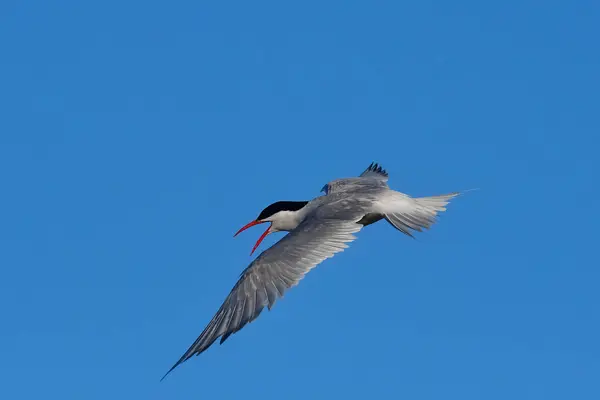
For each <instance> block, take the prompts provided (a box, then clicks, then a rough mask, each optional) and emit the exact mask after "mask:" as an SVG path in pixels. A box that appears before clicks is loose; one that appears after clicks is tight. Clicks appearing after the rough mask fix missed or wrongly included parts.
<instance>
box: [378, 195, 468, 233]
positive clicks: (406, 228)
mask: <svg viewBox="0 0 600 400" xmlns="http://www.w3.org/2000/svg"><path fill="white" fill-rule="evenodd" d="M392 193H393V198H392V199H391V201H389V202H386V204H385V208H386V212H385V213H384V214H385V219H386V220H387V221H388V222H389V223H390V224H392V226H393V227H394V228H396V229H398V230H399V231H401V232H402V233H405V234H407V235H408V236H410V237H414V236H413V235H412V234H411V232H410V229H412V230H415V231H419V232H421V231H422V228H426V229H429V227H430V226H431V225H433V224H434V223H435V221H436V219H435V218H436V216H437V215H438V213H440V212H442V211H446V205H447V204H448V203H449V202H450V200H451V199H452V198H454V197H456V196H458V195H459V194H460V193H459V192H455V193H450V194H444V195H440V196H429V197H417V198H412V197H409V196H407V195H405V194H402V193H399V192H392Z"/></svg>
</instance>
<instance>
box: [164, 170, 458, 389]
mask: <svg viewBox="0 0 600 400" xmlns="http://www.w3.org/2000/svg"><path fill="white" fill-rule="evenodd" d="M387 180H388V173H387V172H386V171H385V170H384V169H383V168H382V167H381V166H380V165H378V164H377V163H372V164H371V165H370V166H369V167H368V168H367V169H366V170H365V171H364V172H363V173H362V174H360V175H359V176H358V177H353V178H343V179H337V180H334V181H331V182H329V183H327V184H326V185H325V186H324V187H323V189H322V190H321V191H322V192H324V193H325V194H324V195H322V196H319V197H316V198H314V199H313V200H311V201H278V202H276V203H273V204H271V205H269V206H268V207H267V208H265V209H264V210H262V212H261V213H260V214H259V215H258V217H257V218H256V219H255V220H253V221H251V222H250V223H248V224H247V225H245V226H244V227H242V228H241V229H240V230H239V231H238V232H237V233H236V234H235V235H234V236H237V235H238V234H239V233H240V232H242V231H244V230H246V229H248V228H250V227H252V226H254V225H258V224H265V223H269V224H270V225H269V227H268V228H267V230H266V231H265V232H264V233H263V234H262V235H261V236H260V238H259V239H258V241H257V242H256V244H255V245H254V248H253V249H252V253H254V251H255V250H256V249H257V248H258V246H259V245H260V243H261V242H262V240H263V239H264V238H265V237H266V236H267V235H269V234H271V233H273V232H279V231H286V232H289V233H288V234H287V235H286V236H284V237H283V238H282V239H281V240H280V241H279V242H277V243H275V244H274V245H273V246H271V247H270V248H269V249H267V250H265V251H264V252H262V253H261V254H260V255H259V256H258V257H257V258H256V259H255V260H254V261H252V263H250V265H249V266H248V267H247V268H246V269H245V270H244V271H243V272H242V274H241V276H240V278H239V280H238V281H237V283H236V284H235V286H234V287H233V289H232V290H231V292H230V293H229V295H228V296H227V298H226V299H225V301H224V302H223V304H222V305H221V308H219V310H218V311H217V313H216V314H215V316H214V317H213V319H212V320H211V321H210V322H209V323H208V325H207V326H206V328H205V329H204V331H203V332H202V333H201V334H200V336H199V337H198V338H197V339H196V341H195V342H194V343H193V344H192V345H191V346H190V348H189V349H188V350H187V351H186V352H185V353H184V354H183V355H182V356H181V358H180V359H179V360H178V361H177V362H176V363H175V365H173V367H171V369H170V370H169V371H168V372H167V373H166V374H165V376H163V378H162V379H164V378H165V377H166V376H167V375H168V374H169V373H170V372H171V371H173V369H175V368H176V367H177V366H178V365H180V364H181V363H183V362H184V361H186V360H188V359H189V358H191V357H192V356H194V355H199V354H200V353H202V352H204V351H205V350H206V349H207V348H208V347H210V346H211V345H212V344H213V343H214V342H215V341H216V340H217V339H219V338H220V339H221V340H220V343H223V342H224V341H225V340H227V338H228V337H229V336H230V335H232V334H234V333H236V332H237V331H239V330H240V329H242V328H243V327H244V326H245V325H246V324H247V323H249V322H252V321H254V320H255V319H256V318H257V317H258V316H259V315H260V313H261V312H262V310H263V309H264V308H265V307H267V308H268V309H269V310H270V309H271V307H272V306H273V304H275V302H276V301H277V299H279V298H281V297H283V295H284V293H285V292H286V291H287V290H288V289H290V288H291V287H293V286H295V285H297V284H298V282H300V280H301V279H302V278H303V277H304V275H306V273H307V272H308V271H310V270H311V269H313V268H314V267H316V266H317V265H319V264H320V263H321V262H322V261H323V260H325V259H327V258H330V257H333V256H334V255H335V254H336V253H339V252H341V251H343V250H344V249H345V248H347V247H348V246H347V243H349V242H352V241H353V240H355V239H356V237H355V236H354V234H355V233H357V232H358V231H360V230H361V229H362V228H363V227H365V226H367V225H370V224H373V223H375V222H378V221H380V220H382V219H385V220H386V221H387V222H389V223H390V224H391V225H392V226H393V227H394V228H396V229H398V230H399V231H400V232H402V233H404V234H406V235H408V236H411V237H413V235H412V232H411V231H421V230H422V229H423V228H429V227H430V226H431V225H432V224H433V223H434V222H435V218H436V216H437V214H438V213H440V212H442V211H445V210H446V208H445V206H446V205H447V204H448V202H449V201H450V199H452V198H453V197H455V196H457V195H458V194H459V192H454V193H449V194H445V195H439V196H429V197H410V196H409V195H406V194H404V193H400V192H397V191H395V190H392V189H390V188H389V187H388V184H387ZM252 253H251V254H252ZM162 379H161V380H162Z"/></svg>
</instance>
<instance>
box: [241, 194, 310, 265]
mask: <svg viewBox="0 0 600 400" xmlns="http://www.w3.org/2000/svg"><path fill="white" fill-rule="evenodd" d="M306 204H308V201H278V202H276V203H273V204H271V205H269V206H268V207H266V208H265V209H264V210H262V211H261V212H260V214H259V215H258V218H256V219H255V220H254V221H251V222H249V223H248V224H246V225H245V226H244V227H242V229H240V230H239V231H237V233H236V234H235V235H233V236H234V237H235V236H237V235H238V234H239V233H241V232H243V231H245V230H246V229H248V228H250V227H252V226H254V225H258V224H264V223H266V222H270V223H271V225H270V226H269V227H268V228H267V230H266V231H265V232H264V233H263V234H262V235H261V236H260V238H258V241H257V242H256V244H255V245H254V248H253V249H252V252H251V253H250V255H252V253H254V251H255V250H256V249H257V248H258V246H259V245H260V242H262V241H263V239H264V238H266V237H267V235H269V234H270V233H273V232H279V231H290V230H292V229H294V228H295V227H297V226H298V224H299V223H300V222H301V221H302V219H301V218H300V216H299V211H300V210H301V209H302V208H304V206H305V205H306Z"/></svg>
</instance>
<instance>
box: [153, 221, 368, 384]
mask: <svg viewBox="0 0 600 400" xmlns="http://www.w3.org/2000/svg"><path fill="white" fill-rule="evenodd" d="M361 228H362V225H359V224H357V223H355V222H354V221H349V220H341V219H318V218H308V219H307V220H305V221H304V222H302V223H301V224H300V225H298V227H297V228H296V229H294V230H293V231H291V232H290V233H289V234H288V235H286V236H285V237H284V238H283V239H281V240H280V241H279V242H277V243H276V244H275V245H273V246H272V247H271V248H269V249H267V250H266V251H264V252H263V253H262V254H261V255H260V256H259V257H258V258H256V259H255V260H254V261H253V262H252V263H251V264H250V265H249V266H248V268H246V269H245V270H244V272H242V274H241V276H240V278H239V280H238V282H237V283H236V284H235V286H234V287H233V289H232V290H231V292H230V293H229V295H228V296H227V298H226V299H225V301H224V302H223V304H222V305H221V307H220V308H219V310H218V311H217V313H216V314H215V316H214V317H213V319H212V320H211V321H210V322H209V324H208V325H207V326H206V328H205V329H204V331H203V332H202V333H201V334H200V336H199V337H198V338H197V339H196V341H195V342H194V343H193V344H192V345H191V346H190V348H189V349H188V350H187V351H186V352H185V353H184V354H183V356H181V358H180V359H179V361H177V362H176V363H175V365H173V367H172V368H171V369H170V370H169V371H168V372H167V373H166V374H165V376H164V377H163V379H164V378H165V377H166V376H167V375H168V374H169V372H171V371H172V370H173V369H175V368H176V367H177V366H178V365H179V364H181V363H183V362H184V361H186V360H187V359H189V358H190V357H193V356H194V355H198V354H200V353H202V352H203V351H205V350H206V349H207V348H208V347H210V346H211V345H212V344H213V343H214V342H215V341H216V340H217V339H218V338H219V337H220V338H221V341H220V342H221V343H223V342H224V341H225V340H227V338H228V337H229V336H231V335H232V334H234V333H235V332H237V331H239V330H240V329H242V328H243V327H244V326H245V325H246V324H247V323H249V322H252V321H254V320H255V319H256V318H257V317H258V316H259V315H260V313H261V312H262V311H263V309H264V308H265V306H266V307H268V309H271V307H273V305H274V304H275V302H276V301H277V299H279V298H281V297H283V295H284V293H285V292H286V291H287V290H288V289H290V288H291V287H293V286H296V285H297V284H298V282H300V280H302V278H303V277H304V276H305V275H306V273H307V272H309V271H310V270H311V269H313V268H314V267H316V266H317V265H318V264H320V263H321V262H322V261H323V260H325V259H327V258H330V257H333V256H334V255H335V254H336V253H339V252H341V251H343V250H344V249H345V248H347V247H348V246H347V244H346V243H349V242H351V241H353V240H355V239H356V237H355V236H354V233H356V232H358V231H360V229H361Z"/></svg>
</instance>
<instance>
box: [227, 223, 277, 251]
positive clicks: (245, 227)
mask: <svg viewBox="0 0 600 400" xmlns="http://www.w3.org/2000/svg"><path fill="white" fill-rule="evenodd" d="M265 222H269V221H259V220H256V221H252V222H250V223H248V224H246V225H245V226H244V227H242V229H240V230H239V231H237V232H236V234H235V235H233V237H236V236H237V235H239V234H240V233H241V232H243V231H245V230H246V229H248V228H251V227H253V226H254V225H258V224H264V223H265ZM269 233H271V226H270V225H269V227H268V228H267V230H266V231H265V232H264V233H263V234H262V235H261V236H260V237H259V238H258V240H257V241H256V244H255V245H254V247H253V248H252V251H251V252H250V255H252V254H253V253H254V251H255V250H256V249H257V248H258V246H259V245H260V242H262V241H263V239H264V238H266V237H267V235H268V234H269Z"/></svg>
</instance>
